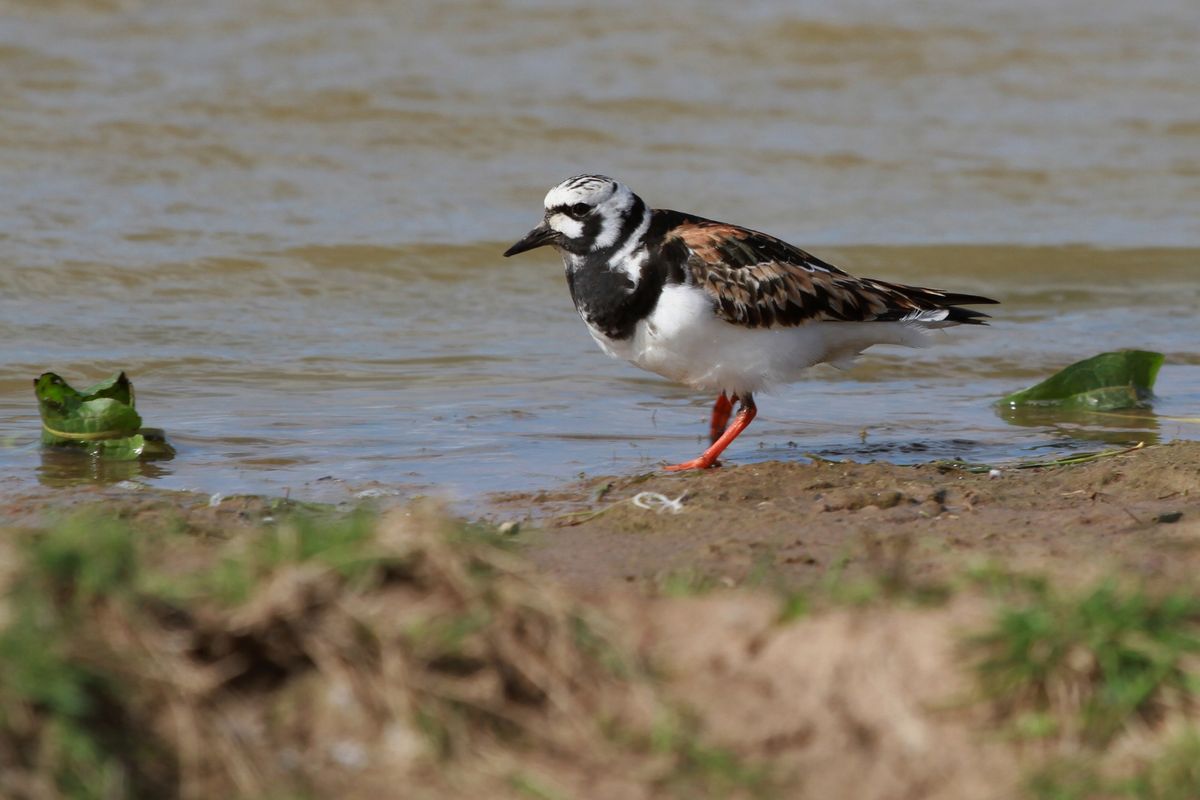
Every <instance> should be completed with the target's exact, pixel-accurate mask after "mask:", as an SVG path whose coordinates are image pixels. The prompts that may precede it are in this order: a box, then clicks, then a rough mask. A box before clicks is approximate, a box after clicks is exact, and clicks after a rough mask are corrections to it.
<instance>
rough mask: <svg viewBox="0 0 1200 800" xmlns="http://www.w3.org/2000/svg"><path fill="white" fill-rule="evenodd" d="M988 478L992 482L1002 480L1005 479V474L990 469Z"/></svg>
mask: <svg viewBox="0 0 1200 800" xmlns="http://www.w3.org/2000/svg"><path fill="white" fill-rule="evenodd" d="M988 477H989V478H991V479H992V480H995V479H996V478H1002V477H1004V473H1003V472H1001V471H1000V470H998V469H989V470H988Z"/></svg>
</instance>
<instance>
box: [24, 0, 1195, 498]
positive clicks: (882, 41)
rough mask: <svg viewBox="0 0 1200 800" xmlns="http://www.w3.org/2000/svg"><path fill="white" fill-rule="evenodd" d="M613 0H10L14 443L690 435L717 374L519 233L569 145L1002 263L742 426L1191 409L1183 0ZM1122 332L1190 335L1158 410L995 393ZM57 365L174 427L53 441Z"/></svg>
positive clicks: (913, 443) (272, 447) (184, 468)
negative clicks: (118, 383) (991, 312)
mask: <svg viewBox="0 0 1200 800" xmlns="http://www.w3.org/2000/svg"><path fill="white" fill-rule="evenodd" d="M603 8H604V9H606V10H603V11H602V10H601V9H600V7H598V6H597V5H596V4H594V3H572V4H561V3H553V4H552V3H537V2H529V3H512V4H507V5H505V6H502V7H497V6H496V5H495V4H491V3H482V2H474V3H472V2H467V3H462V4H454V5H453V6H451V5H449V4H444V5H441V6H432V5H431V6H430V7H428V8H424V9H417V8H400V7H396V6H395V5H394V4H383V3H374V2H366V1H365V0H364V1H363V2H353V3H342V2H338V3H335V2H332V0H328V1H327V2H315V0H314V1H312V2H297V1H296V0H289V1H288V2H282V0H280V2H265V3H258V4H253V7H252V8H251V7H250V6H249V5H247V4H242V3H236V2H233V0H225V1H219V0H212V1H211V2H201V3H193V4H170V3H150V2H145V3H143V2H136V1H134V0H129V1H128V2H122V1H121V0H112V1H111V2H101V1H99V0H97V2H93V3H80V2H59V3H34V2H28V3H18V2H8V3H0V10H2V13H3V16H2V17H0V76H3V77H0V198H2V199H3V203H4V207H5V209H6V213H5V214H3V215H0V443H2V444H3V447H0V485H4V486H8V487H15V488H18V489H19V488H20V487H21V486H22V485H28V484H31V483H32V482H35V481H40V482H43V483H49V484H52V485H53V484H58V483H62V482H74V481H79V480H98V481H112V480H121V479H126V478H138V479H142V480H147V481H150V482H152V483H154V484H155V485H158V486H163V487H170V488H189V489H199V490H203V491H208V492H224V493H229V492H235V491H238V492H241V491H256V492H257V491H265V492H282V491H290V492H292V493H293V494H300V495H303V496H309V497H316V498H318V499H340V498H342V497H345V496H349V495H351V494H353V493H356V492H359V491H362V490H372V489H373V490H376V491H385V492H390V491H397V492H400V493H402V494H409V493H414V492H422V491H431V490H432V491H439V492H449V493H451V494H453V495H457V496H460V497H469V496H473V495H476V494H477V493H479V492H481V491H488V490H496V489H513V488H528V487H540V486H552V485H554V484H555V483H557V482H559V481H562V480H564V479H566V478H569V477H572V476H574V475H575V474H577V473H579V472H594V471H627V470H633V469H640V468H647V467H650V466H653V465H654V464H657V463H660V461H662V460H670V461H677V460H681V459H684V458H689V457H691V456H693V455H695V454H696V453H697V452H698V450H699V448H700V447H701V445H702V442H701V436H702V435H703V434H704V433H705V431H706V417H707V407H708V404H709V403H710V402H711V398H707V397H700V396H697V395H696V394H695V393H692V392H690V391H688V390H686V389H683V388H680V387H676V386H672V385H670V384H668V383H666V382H664V381H661V380H659V379H657V378H656V377H654V376H651V375H648V374H644V373H640V372H638V371H637V370H636V369H634V368H632V367H630V366H628V365H624V364H621V363H618V362H615V361H611V360H609V359H607V358H606V357H605V356H603V355H602V354H601V353H600V352H599V351H598V350H597V349H596V348H595V345H594V344H593V343H592V342H591V340H590V338H589V337H588V335H587V334H586V332H585V331H584V329H583V327H582V325H580V324H579V321H578V319H577V317H576V316H575V314H574V311H573V309H572V308H571V305H570V301H569V299H568V297H567V293H566V287H565V285H564V281H563V278H562V275H561V266H560V265H559V264H558V262H557V261H556V259H555V258H554V257H553V255H552V254H551V253H549V252H542V253H537V254H531V255H528V256H525V257H522V258H519V259H508V260H506V259H502V258H500V257H499V253H500V252H501V251H502V250H503V249H504V247H505V246H507V245H508V244H509V243H511V241H513V240H515V239H516V238H518V237H519V236H520V235H521V234H523V233H524V232H525V230H527V229H528V228H529V227H530V226H531V225H532V224H533V223H534V222H535V221H536V219H537V217H538V216H539V211H538V207H539V204H540V199H541V196H542V194H543V193H544V192H545V189H546V188H547V187H548V186H549V185H550V184H551V183H553V182H555V181H557V180H558V179H560V178H561V177H564V176H566V175H569V174H573V173H576V172H580V171H584V170H598V171H605V172H608V173H610V174H613V175H615V176H617V177H620V178H621V179H623V180H625V181H627V182H628V183H630V184H631V185H632V186H633V187H634V188H635V190H637V191H639V192H640V193H641V194H642V195H643V196H644V197H646V199H647V200H648V201H649V202H650V203H651V204H656V205H663V206H670V207H676V208H680V209H683V210H689V211H693V212H696V213H700V214H703V215H705V216H711V217H716V218H722V219H728V220H730V221H734V222H741V223H744V224H748V225H751V226H753V227H756V228H759V229H763V230H768V231H771V232H773V233H776V234H778V235H781V236H783V237H785V238H787V239H789V240H791V241H795V242H797V243H799V244H802V245H803V246H806V247H808V248H809V249H812V250H815V251H816V252H817V253H818V254H820V255H822V256H823V257H826V258H827V259H829V260H832V261H833V262H834V263H837V264H839V265H841V266H843V267H844V268H846V269H849V270H850V271H852V272H855V273H857V274H865V275H871V276H875V277H880V278H885V279H889V280H896V281H903V282H911V283H919V284H925V285H934V286H944V287H947V288H951V289H955V290H960V291H966V292H974V293H980V294H986V295H991V296H994V297H997V298H998V299H1001V300H1002V301H1003V302H1004V305H1002V306H1000V307H998V308H997V309H996V310H995V314H996V320H995V323H994V324H993V325H992V326H991V327H989V328H986V329H971V330H964V329H961V328H960V329H956V330H951V331H948V332H946V333H945V335H943V336H939V339H940V341H939V343H938V345H937V346H936V347H934V348H930V349H927V350H921V351H902V350H899V349H886V350H885V349H880V350H879V351H878V352H877V353H875V354H872V355H869V356H868V357H867V358H865V359H864V360H863V361H862V362H861V363H860V364H859V365H858V366H857V367H855V368H854V369H853V370H851V371H849V372H846V373H839V372H837V371H836V370H833V369H831V368H825V367H822V368H818V369H816V370H814V371H813V372H812V373H811V377H810V378H809V379H808V380H805V381H803V382H801V383H799V384H797V385H795V386H793V387H790V388H788V389H786V390H783V391H781V392H779V393H778V394H776V395H773V396H767V397H764V398H762V400H761V402H760V404H759V407H760V418H759V420H758V421H757V422H755V424H754V426H753V427H752V428H751V429H750V430H749V431H748V432H747V434H746V435H745V437H744V438H743V440H741V441H739V443H738V444H737V445H735V448H734V449H733V450H731V451H730V456H731V457H730V459H729V460H730V461H732V462H734V463H746V462H751V461H754V460H757V459H764V458H800V457H802V455H801V454H802V453H804V452H816V453H820V454H822V455H825V456H826V457H853V458H873V457H878V458H886V459H889V460H895V461H924V460H930V459H934V458H950V457H954V458H968V459H974V460H997V459H1008V458H1013V457H1018V456H1023V455H1029V454H1034V453H1044V452H1057V451H1060V450H1069V449H1073V448H1080V447H1087V448H1091V447H1096V446H1099V445H1097V444H1096V441H1095V440H1097V439H1099V440H1103V441H1104V442H1110V443H1119V442H1126V441H1133V440H1146V441H1154V440H1167V439H1171V438H1175V437H1188V438H1197V437H1200V426H1197V425H1196V424H1194V423H1188V422H1183V421H1173V420H1171V419H1168V417H1196V416H1198V415H1200V348H1198V347H1197V342H1200V322H1198V321H1197V320H1198V317H1197V313H1198V312H1200V281H1198V280H1197V279H1198V278H1200V213H1198V212H1200V181H1198V180H1197V177H1198V176H1200V111H1198V110H1197V109H1200V51H1198V50H1197V48H1196V47H1195V42H1196V41H1197V40H1198V38H1200V19H1197V17H1196V15H1195V14H1194V13H1193V12H1194V6H1193V4H1192V3H1191V2H1190V0H1178V1H1173V0H1163V2H1151V3H1148V4H1138V5H1137V7H1132V6H1129V4H1124V3H1117V2H1083V0H1079V1H1078V2H1068V3H1059V4H1055V5H1054V7H1053V8H1052V9H1049V10H1047V9H1046V8H1044V7H1043V6H1042V4H1040V3H1039V4H1036V5H1035V4H1034V3H1032V2H1018V3H1013V2H1006V3H1003V4H1000V3H982V4H961V3H949V2H945V3H936V2H924V3H916V2H913V3H906V4H893V3H884V2H882V0H878V1H877V2H871V1H869V0H861V1H860V2H851V3H832V2H830V3H817V2H813V3H804V4H799V5H797V4H791V3H782V2H776V3H770V2H763V3H751V4H749V5H746V4H741V5H739V6H738V7H737V9H734V8H733V7H731V6H726V5H720V4H707V5H695V4H683V3H679V4H677V9H678V11H679V13H677V14H673V15H670V17H669V19H668V18H667V17H666V16H665V15H664V14H663V12H662V10H661V9H662V6H661V5H657V6H654V7H653V8H650V7H646V6H644V5H642V4H628V5H626V4H618V5H609V6H604V7H603ZM685 11H687V12H688V13H684V12H685ZM664 20H666V21H664ZM868 243H870V244H872V245H873V246H864V245H865V244H868ZM1121 347H1139V348H1145V349H1155V350H1160V351H1162V352H1164V353H1166V354H1167V357H1168V359H1167V366H1165V367H1164V369H1163V371H1162V373H1161V375H1160V379H1159V385H1158V395H1159V401H1158V403H1157V404H1156V406H1155V411H1156V413H1157V416H1154V415H1151V416H1149V417H1147V418H1142V419H1137V420H1128V419H1125V418H1119V417H1118V418H1100V417H1093V418H1088V419H1082V420H1074V421H1047V420H1026V421H1025V422H1026V424H1014V423H1010V422H1007V421H1005V420H1003V419H1001V418H1000V417H999V416H997V414H996V412H995V410H994V409H993V408H992V407H991V405H990V404H991V402H992V400H994V399H995V398H996V397H998V396H1000V395H1002V394H1004V393H1005V392H1007V391H1010V390H1012V389H1015V388H1019V387H1021V386H1023V385H1027V384H1029V383H1031V382H1034V381H1036V380H1038V379H1039V378H1040V377H1042V376H1044V375H1046V374H1047V373H1049V372H1050V371H1053V370H1054V369H1056V368H1058V367H1060V366H1063V365H1065V364H1066V363H1069V362H1071V361H1073V360H1077V359H1078V358H1081V357H1085V356H1088V355H1092V354H1093V353H1095V352H1099V351H1101V350H1108V349H1115V348H1121ZM46 369H53V370H55V371H58V372H60V373H62V374H63V375H64V376H65V377H67V378H68V379H69V380H71V381H73V382H76V383H79V384H84V383H88V382H90V381H92V380H96V379H99V378H102V377H105V376H106V375H108V374H110V373H111V372H114V371H116V370H118V369H125V370H127V371H128V372H129V374H130V375H131V376H132V378H133V380H134V382H135V384H136V385H137V388H138V393H139V408H140V410H141V411H142V413H143V416H144V417H145V419H146V422H147V424H150V425H157V426H161V427H164V428H166V430H167V433H168V436H169V437H170V439H171V440H172V441H173V442H174V444H175V445H176V447H177V449H178V451H179V453H178V455H177V456H176V458H174V459H173V460H171V461H166V462H158V463H156V464H153V465H142V466H137V465H132V466H129V465H126V466H114V465H105V466H103V467H101V466H99V465H86V468H83V469H81V468H80V465H79V464H77V463H74V462H66V463H64V462H63V460H62V459H60V458H54V457H48V456H45V455H44V454H42V453H41V452H40V450H39V448H38V446H37V443H36V440H37V435H38V423H37V414H36V407H35V404H34V402H33V397H32V391H31V386H30V381H31V379H32V378H33V377H34V376H36V375H37V374H39V373H40V372H42V371H44V370H46Z"/></svg>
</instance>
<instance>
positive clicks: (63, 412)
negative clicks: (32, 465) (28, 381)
mask: <svg viewBox="0 0 1200 800" xmlns="http://www.w3.org/2000/svg"><path fill="white" fill-rule="evenodd" d="M34 391H35V393H36V395H37V399H38V411H39V412H40V414H41V417H42V444H44V445H51V446H67V447H75V448H78V449H80V450H82V451H83V452H86V453H88V454H92V455H98V456H101V457H104V458H108V459H113V460H119V461H131V460H134V459H138V458H154V457H158V458H162V457H169V456H172V455H174V453H175V450H174V448H172V447H171V445H170V444H168V443H167V441H166V438H165V437H164V435H163V432H162V430H161V429H159V428H142V418H141V416H140V415H139V414H138V413H137V411H136V410H134V406H133V404H134V391H133V384H132V383H130V381H129V378H128V377H126V375H125V373H124V372H121V373H118V374H117V375H114V376H113V377H111V378H109V379H108V380H105V381H101V382H100V383H97V384H94V385H92V386H89V387H88V388H87V389H85V390H84V391H83V392H79V391H76V390H75V389H73V388H72V387H71V385H70V384H68V383H67V382H66V381H65V380H63V379H62V378H61V377H59V376H58V375H56V374H54V373H53V372H47V373H44V374H42V375H41V376H39V377H38V378H37V379H36V380H35V381H34Z"/></svg>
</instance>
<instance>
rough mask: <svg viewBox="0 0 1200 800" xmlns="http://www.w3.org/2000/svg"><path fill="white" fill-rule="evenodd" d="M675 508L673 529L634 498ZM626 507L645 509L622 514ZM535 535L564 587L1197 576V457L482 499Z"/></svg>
mask: <svg viewBox="0 0 1200 800" xmlns="http://www.w3.org/2000/svg"><path fill="white" fill-rule="evenodd" d="M648 492H649V493H657V494H659V495H662V497H664V498H668V499H672V500H673V499H678V500H679V505H680V506H681V509H679V510H678V513H675V512H673V511H672V510H670V509H666V510H662V511H659V510H655V509H654V508H653V506H655V505H656V503H657V504H658V507H661V500H660V499H659V498H655V497H654V496H652V495H647V494H644V493H648ZM639 495H640V496H641V498H642V501H643V503H646V504H649V505H651V506H652V508H650V509H646V508H639V507H637V506H636V505H634V503H633V502H632V500H633V499H634V498H635V497H637V496H639ZM497 505H498V506H499V507H500V509H501V512H500V515H501V516H503V515H505V514H507V515H509V516H514V517H516V516H526V517H530V518H532V519H534V520H540V524H541V526H542V529H541V532H540V533H538V534H535V535H533V536H531V537H529V544H528V548H527V552H528V555H529V557H530V558H532V559H533V561H534V562H535V563H536V564H538V565H539V566H540V567H541V568H542V569H544V570H545V571H546V572H548V573H550V574H552V575H556V576H558V577H560V578H562V579H564V580H566V581H568V582H570V583H572V584H575V585H581V584H582V585H588V586H600V585H604V584H607V583H609V582H612V581H622V582H635V583H637V582H645V581H661V580H663V578H664V576H670V575H672V574H675V573H678V572H680V571H688V572H693V573H699V574H701V575H705V576H709V577H711V578H714V579H716V580H718V581H722V582H724V583H727V584H736V583H741V582H743V581H744V580H745V579H746V578H747V577H750V576H754V575H761V574H762V573H763V572H764V571H766V572H769V573H771V574H772V575H776V576H780V577H781V578H782V579H784V580H786V581H787V582H788V583H790V584H792V585H797V586H809V585H813V584H817V583H820V582H823V581H827V580H828V579H829V577H830V575H831V574H834V573H837V574H839V575H847V576H853V575H855V574H861V573H863V572H870V573H878V572H879V571H881V570H884V571H887V570H892V571H894V570H901V569H902V570H904V571H905V576H906V577H909V578H917V579H923V580H924V579H928V580H937V579H940V578H942V577H944V576H947V575H950V574H953V573H955V572H957V571H959V570H961V568H962V567H963V566H965V565H971V564H979V563H981V562H984V561H1001V562H1003V563H1005V564H1006V565H1008V566H1010V567H1016V568H1035V569H1038V570H1040V571H1043V572H1048V573H1050V574H1053V575H1058V576H1063V577H1070V578H1072V579H1078V578H1087V577H1089V576H1094V575H1096V574H1100V573H1105V572H1110V571H1113V570H1118V571H1120V572H1122V573H1124V574H1132V575H1140V576H1146V577H1168V578H1173V577H1184V576H1191V575H1195V574H1197V572H1198V571H1200V443H1196V442H1175V443H1172V444H1167V445H1161V446H1156V447H1147V448H1144V449H1139V450H1134V451H1131V452H1127V453H1124V454H1121V455H1115V456H1111V457H1105V458H1100V459H1097V460H1095V461H1092V462H1089V463H1082V464H1077V465H1073V466H1058V467H1047V468H1039V469H1014V468H1009V469H1001V470H999V471H998V472H992V473H990V474H989V473H988V472H982V473H974V472H970V471H967V470H965V469H961V468H955V467H950V466H944V465H921V466H911V467H909V466H896V465H893V464H883V463H872V464H854V463H830V462H818V463H781V462H768V463H763V464H755V465H750V466H742V467H735V468H722V469H717V470H711V471H707V472H692V473H684V474H667V473H651V474H647V475H636V476H629V477H604V478H595V479H590V480H587V481H584V482H582V483H579V484H576V485H574V486H571V487H568V488H567V489H565V490H563V491H560V492H553V493H539V494H528V495H505V496H500V497H498V498H497Z"/></svg>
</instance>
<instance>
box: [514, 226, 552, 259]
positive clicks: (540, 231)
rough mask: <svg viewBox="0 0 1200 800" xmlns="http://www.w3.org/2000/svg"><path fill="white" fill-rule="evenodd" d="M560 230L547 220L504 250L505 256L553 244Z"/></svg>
mask: <svg viewBox="0 0 1200 800" xmlns="http://www.w3.org/2000/svg"><path fill="white" fill-rule="evenodd" d="M556 236H558V232H557V231H555V230H554V229H553V228H551V227H550V226H549V225H547V224H546V222H545V220H543V221H542V224H541V225H538V226H537V227H536V228H534V229H533V230H531V231H530V232H529V233H527V234H525V238H524V239H522V240H521V241H519V242H517V243H516V244H514V245H513V246H512V247H510V248H508V249H507V250H505V251H504V257H505V258H508V257H509V256H515V255H516V254H517V253H524V252H525V251H527V250H533V249H534V248H537V247H544V246H545V245H548V244H553V243H554V239H555V237H556Z"/></svg>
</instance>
